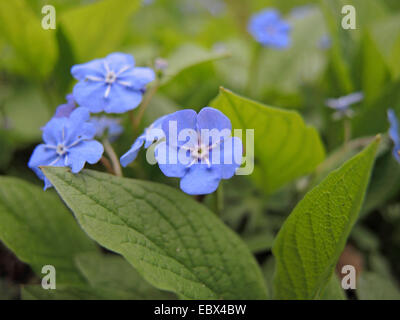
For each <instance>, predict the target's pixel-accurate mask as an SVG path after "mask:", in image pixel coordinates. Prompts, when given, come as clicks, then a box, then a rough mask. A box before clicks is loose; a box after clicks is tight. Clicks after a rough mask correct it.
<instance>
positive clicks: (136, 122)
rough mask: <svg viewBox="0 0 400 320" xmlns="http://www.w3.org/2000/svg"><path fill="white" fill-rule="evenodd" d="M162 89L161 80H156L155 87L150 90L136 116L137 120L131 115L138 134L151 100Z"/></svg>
mask: <svg viewBox="0 0 400 320" xmlns="http://www.w3.org/2000/svg"><path fill="white" fill-rule="evenodd" d="M159 87H160V80H159V79H156V81H155V82H154V85H153V86H152V87H151V88H150V90H149V91H148V92H147V93H146V95H145V96H144V98H143V101H142V103H141V104H140V107H139V110H138V114H137V116H136V118H134V117H133V116H132V115H131V121H132V124H133V129H134V130H135V131H136V132H137V131H138V130H139V125H140V122H141V121H142V118H143V115H144V112H145V111H146V109H147V107H148V105H149V103H150V101H151V98H153V96H154V94H155V93H156V92H157V90H158V88H159Z"/></svg>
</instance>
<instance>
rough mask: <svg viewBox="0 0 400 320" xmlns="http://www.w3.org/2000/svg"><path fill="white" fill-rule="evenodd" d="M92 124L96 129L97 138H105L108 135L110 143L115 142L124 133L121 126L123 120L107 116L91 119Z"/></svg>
mask: <svg viewBox="0 0 400 320" xmlns="http://www.w3.org/2000/svg"><path fill="white" fill-rule="evenodd" d="M89 122H90V123H93V125H94V126H95V127H96V137H98V138H103V137H104V135H107V139H108V140H109V141H111V142H112V141H115V139H116V138H118V136H119V135H120V134H121V133H122V132H123V131H124V128H123V127H122V126H121V119H116V118H110V117H106V116H102V117H91V118H90V121H89Z"/></svg>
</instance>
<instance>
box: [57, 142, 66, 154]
mask: <svg viewBox="0 0 400 320" xmlns="http://www.w3.org/2000/svg"><path fill="white" fill-rule="evenodd" d="M66 152H67V148H66V147H65V146H64V145H63V144H62V143H60V144H58V145H57V148H56V153H57V154H58V155H59V156H63V155H64V154H65V153H66Z"/></svg>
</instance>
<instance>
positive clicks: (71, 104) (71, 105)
mask: <svg viewBox="0 0 400 320" xmlns="http://www.w3.org/2000/svg"><path fill="white" fill-rule="evenodd" d="M65 99H66V100H67V103H64V104H60V105H59V106H58V107H57V109H56V112H55V114H54V117H55V118H63V117H67V118H68V117H69V116H70V114H71V113H72V111H74V109H75V108H76V103H75V99H74V96H73V95H72V94H67V95H66V97H65Z"/></svg>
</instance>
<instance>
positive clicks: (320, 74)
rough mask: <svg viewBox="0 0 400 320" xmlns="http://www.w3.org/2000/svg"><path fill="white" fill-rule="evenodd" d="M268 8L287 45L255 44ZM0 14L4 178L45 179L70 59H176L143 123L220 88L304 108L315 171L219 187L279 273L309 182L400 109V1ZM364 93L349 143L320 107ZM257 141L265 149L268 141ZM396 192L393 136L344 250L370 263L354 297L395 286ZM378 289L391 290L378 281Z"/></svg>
mask: <svg viewBox="0 0 400 320" xmlns="http://www.w3.org/2000/svg"><path fill="white" fill-rule="evenodd" d="M46 4H51V5H53V6H54V7H55V8H56V19H57V27H56V29H55V30H43V29H42V28H41V19H42V17H43V15H42V13H41V9H42V7H43V6H44V5H46ZM345 4H352V5H354V6H355V7H356V10H357V29H356V30H344V29H343V28H341V19H342V17H343V15H342V14H341V8H342V6H343V5H345ZM266 7H274V8H277V9H279V10H280V11H281V12H282V14H283V15H284V17H285V18H286V19H287V20H288V21H289V22H290V23H291V25H292V26H293V33H292V45H291V47H290V48H289V49H288V50H286V51H280V50H276V51H275V50H270V49H262V50H259V49H257V44H256V43H255V41H254V40H253V39H252V38H251V37H250V35H249V34H248V33H247V31H246V26H247V21H248V19H249V17H250V16H251V15H252V14H253V13H254V12H257V11H259V10H261V9H263V8H266ZM0 21H1V23H0V151H1V152H0V172H1V174H7V175H12V176H18V177H21V178H23V179H26V180H29V181H32V182H33V183H36V184H40V183H41V181H39V180H37V179H36V178H35V176H34V174H33V172H31V171H30V170H29V169H28V168H27V166H26V163H27V162H28V159H29V157H30V155H31V152H32V150H33V147H34V146H35V144H37V143H38V142H39V141H40V140H41V131H40V127H41V126H43V125H44V124H45V123H46V122H47V121H48V120H49V119H50V118H51V116H52V114H53V113H54V110H55V108H56V107H57V105H59V104H61V103H63V101H64V97H65V95H66V94H67V93H69V92H70V91H71V89H72V86H73V85H74V81H73V78H72V77H71V75H70V72H69V70H70V68H71V66H72V65H74V64H76V63H82V62H86V61H89V60H91V59H94V58H100V57H103V56H105V55H107V54H108V53H110V52H114V51H122V52H126V53H131V54H133V55H134V57H135V59H136V63H137V65H142V66H151V67H153V66H154V62H155V60H156V59H157V58H164V59H166V60H167V62H168V68H167V69H166V71H165V74H166V77H165V78H164V81H163V82H162V83H161V87H160V89H159V91H158V92H157V94H156V96H155V97H154V99H153V100H152V102H151V105H150V106H149V108H148V109H147V113H146V121H145V124H144V125H148V124H149V123H150V122H151V121H152V120H154V119H155V118H157V117H159V116H161V115H163V114H166V113H170V112H173V111H175V110H178V109H181V108H194V109H200V108H202V107H204V106H206V105H208V103H209V102H210V101H211V100H212V99H213V98H214V97H215V96H216V95H217V94H218V89H219V86H223V87H226V88H229V89H231V90H232V91H234V92H236V93H239V94H242V95H245V96H247V97H249V98H251V99H254V100H257V101H259V102H262V103H265V104H267V105H271V106H278V107H281V108H287V109H295V110H297V111H298V112H299V113H300V114H301V115H302V116H303V118H304V120H305V122H306V123H307V124H309V125H313V126H314V127H316V128H317V130H318V131H319V133H320V135H321V137H322V139H323V142H324V145H325V149H326V153H327V158H326V160H325V161H324V162H323V163H322V164H321V165H320V166H319V167H318V169H317V171H316V172H315V173H314V174H313V175H312V176H310V177H306V178H302V179H299V180H298V181H295V182H294V183H290V184H289V185H286V186H285V187H284V188H282V189H280V190H279V191H278V192H275V193H273V194H270V195H268V196H267V195H265V193H264V192H263V190H261V189H259V188H257V187H256V186H255V185H253V183H252V181H250V180H249V179H247V177H236V178H235V179H232V180H230V181H227V182H224V185H223V189H224V199H223V219H224V221H225V222H226V223H227V224H228V225H229V226H230V227H232V228H233V229H235V230H236V231H238V232H239V233H240V235H241V236H242V237H243V239H244V240H245V241H246V243H247V244H248V245H249V247H250V249H251V250H252V251H253V252H254V253H255V254H257V257H258V258H259V261H260V262H261V263H263V267H264V269H265V270H273V259H272V257H271V253H270V248H271V245H272V240H273V238H274V236H275V235H276V233H277V231H278V230H279V228H280V226H281V225H282V223H283V221H284V219H285V218H286V216H287V215H288V214H289V213H290V212H291V210H292V209H293V207H294V205H295V204H296V203H297V202H298V201H299V200H300V199H301V198H302V196H303V195H304V193H305V192H306V191H307V190H308V189H309V188H310V186H312V185H315V183H317V182H318V181H320V180H321V179H322V178H323V177H324V176H325V175H326V174H327V173H328V172H329V171H331V170H333V169H335V168H337V167H338V166H339V165H340V164H341V163H343V162H344V161H345V160H346V159H348V158H350V157H351V156H352V155H354V154H355V153H356V152H358V151H359V150H360V149H361V148H362V147H363V146H364V145H365V143H364V140H365V138H366V137H370V136H373V135H375V134H377V133H385V132H386V131H387V129H388V123H387V120H386V110H387V109H388V108H393V109H394V110H395V111H396V113H397V114H398V115H400V2H399V1H397V0H319V1H317V0H316V1H311V0H291V1H281V0H226V1H223V0H153V1H149V0H144V1H130V0H102V1H89V0H70V1H63V0H52V1H45V0H43V1H42V0H36V1H34V0H29V1H28V0H25V1H24V0H13V1H0ZM254 66H255V67H254ZM355 91H362V92H363V93H364V95H365V99H364V101H363V102H362V103H359V104H358V105H356V106H355V117H354V118H353V119H352V121H351V128H352V138H353V140H352V141H351V143H350V144H349V146H350V147H347V148H344V147H342V143H343V138H344V136H343V131H344V130H343V125H344V124H343V122H342V121H333V120H332V111H331V110H330V109H329V108H326V107H325V103H324V102H325V99H326V98H328V97H339V96H343V95H346V94H349V93H352V92H355ZM124 121H125V122H126V123H128V122H129V119H127V118H126V119H124ZM134 138H135V136H133V134H132V132H131V131H130V130H125V133H124V134H123V136H122V137H121V138H120V140H119V142H118V144H116V145H115V148H116V151H117V153H118V155H121V154H122V153H123V152H125V151H126V150H127V149H128V148H129V146H130V144H131V143H132V142H133V140H134ZM262 143H263V144H264V145H265V148H268V143H269V142H268V141H263V142H262ZM145 161H146V160H145V156H144V154H141V155H140V157H139V159H138V160H137V161H136V162H135V163H134V164H133V165H132V166H130V167H128V168H127V169H126V171H125V175H126V176H128V177H136V178H140V179H150V180H154V181H161V182H164V183H169V184H171V183H172V184H174V183H176V181H173V182H171V181H170V180H166V179H165V178H163V176H162V175H161V174H160V172H159V170H157V169H156V168H155V167H154V166H147V165H144V164H145ZM99 169H100V170H102V168H101V167H100V166H99ZM310 181H311V182H310ZM399 191H400V167H399V164H398V163H396V162H395V160H394V159H393V157H392V156H391V150H390V142H388V141H387V139H386V143H383V147H381V150H380V154H379V157H378V159H377V162H376V165H375V169H374V172H373V176H372V179H371V183H370V187H369V191H368V194H367V196H366V201H365V204H364V207H363V210H362V213H361V218H360V219H359V222H358V224H357V226H356V228H355V229H354V231H353V232H352V235H351V239H350V243H351V245H352V248H353V249H354V250H353V251H351V252H352V253H351V254H350V255H347V256H345V257H344V259H350V260H351V259H358V260H357V261H361V262H360V270H362V272H361V275H360V277H362V278H360V279H361V280H360V284H362V285H360V287H359V289H358V290H357V292H356V293H352V294H351V296H352V297H355V296H358V298H365V299H366V298H371V297H370V296H369V294H370V292H371V290H375V291H376V292H378V293H379V292H380V291H379V290H376V288H378V287H382V286H385V283H387V282H389V283H390V284H392V286H393V287H394V288H393V293H392V295H391V297H392V298H393V297H398V295H399V293H398V291H397V289H396V288H395V287H396V285H398V284H399V279H400V265H399V264H398V261H399V259H400V202H399V200H400V198H399ZM50 192H52V191H50ZM214 197H215V196H214V195H210V196H207V197H206V199H205V203H206V204H208V205H210V206H212V205H213V203H215V201H221V199H214ZM4 252H6V249H5V248H2V249H1V250H0V254H1V255H0V298H4V297H16V296H18V293H16V291H15V290H16V289H15V286H14V284H15V283H17V284H18V283H26V282H28V281H34V280H27V278H26V277H25V276H23V275H22V276H21V275H19V274H17V275H11V273H10V269H9V267H8V266H6V265H7V263H10V262H9V260H10V259H11V258H9V257H8V256H7V257H6V253H4ZM354 252H356V253H354ZM7 254H8V255H9V253H7ZM348 256H350V258H348ZM11 260H12V259H11ZM7 261H8V262H7ZM350 264H351V263H350ZM271 268H272V269H271ZM13 270H14V269H13ZM27 272H28V271H27V270H26V269H23V268H22V269H21V273H22V274H26V273H27ZM266 274H270V272H266ZM364 278H367V279H369V281H364V280H362V279H364ZM266 281H267V282H268V281H270V279H268V277H267V278H266ZM368 286H370V287H368ZM371 286H372V287H373V288H374V289H371ZM382 295H387V292H386V291H384V290H382ZM374 297H375V298H376V296H374ZM385 297H386V298H387V296H385Z"/></svg>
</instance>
